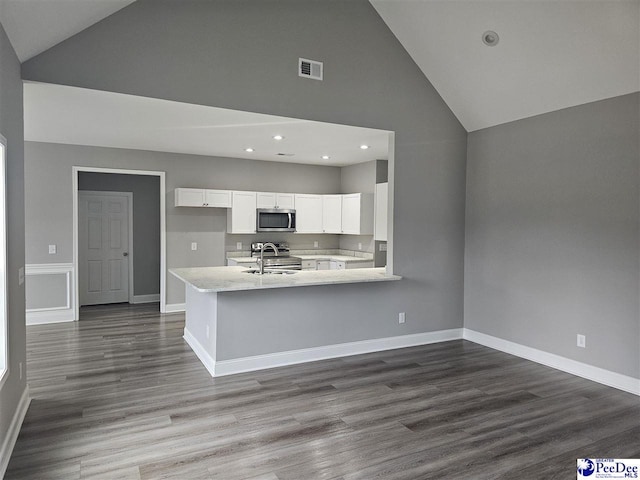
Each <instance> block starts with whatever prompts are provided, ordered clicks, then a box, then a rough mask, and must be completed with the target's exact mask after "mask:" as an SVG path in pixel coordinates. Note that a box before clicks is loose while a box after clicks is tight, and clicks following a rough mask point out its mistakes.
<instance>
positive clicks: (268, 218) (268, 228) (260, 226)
mask: <svg viewBox="0 0 640 480" xmlns="http://www.w3.org/2000/svg"><path fill="white" fill-rule="evenodd" d="M295 231H296V211H295V210H293V209H284V208H258V210H257V213H256V232H295Z"/></svg>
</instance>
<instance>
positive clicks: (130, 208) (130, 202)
mask: <svg viewBox="0 0 640 480" xmlns="http://www.w3.org/2000/svg"><path fill="white" fill-rule="evenodd" d="M82 193H86V194H89V195H105V196H114V197H115V196H118V197H127V209H128V212H127V216H128V217H129V218H128V221H127V223H128V225H127V228H128V229H129V232H128V235H127V237H128V238H127V242H128V243H129V248H128V249H127V250H128V254H129V255H128V256H127V262H128V263H129V273H128V277H129V278H128V279H127V282H128V297H129V303H133V254H134V252H133V192H111V191H101V190H78V198H79V197H80V194H82ZM79 248H80V247H79V246H78V249H79ZM78 255H80V251H78ZM79 267H80V264H78V268H79ZM76 271H77V272H78V274H77V275H76V277H77V279H78V295H77V298H78V305H79V304H80V270H76Z"/></svg>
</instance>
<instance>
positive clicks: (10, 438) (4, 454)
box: [0, 385, 31, 478]
mask: <svg viewBox="0 0 640 480" xmlns="http://www.w3.org/2000/svg"><path fill="white" fill-rule="evenodd" d="M29 403H31V399H30V398H29V386H28V385H27V386H25V387H24V391H23V392H22V397H20V401H19V402H18V407H17V408H16V411H15V413H14V414H13V418H12V419H11V424H10V425H9V430H8V431H7V436H6V437H5V439H4V442H3V443H2V449H0V478H4V474H5V472H6V471H7V467H8V466H9V459H10V458H11V453H12V452H13V448H14V447H15V446H16V441H17V440H18V434H19V433H20V427H22V422H23V421H24V417H25V415H26V414H27V410H28V409H29Z"/></svg>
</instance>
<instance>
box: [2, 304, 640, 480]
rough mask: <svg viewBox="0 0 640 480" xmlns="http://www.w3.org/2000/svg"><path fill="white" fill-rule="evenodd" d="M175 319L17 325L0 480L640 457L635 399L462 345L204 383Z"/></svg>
mask: <svg viewBox="0 0 640 480" xmlns="http://www.w3.org/2000/svg"><path fill="white" fill-rule="evenodd" d="M183 327H184V317H183V315H182V314H174V315H160V314H159V313H157V305H152V306H147V305H145V306H128V305H127V306H117V307H111V308H103V307H91V308H85V309H83V312H82V320H81V321H80V322H77V323H66V324H56V325H43V326H33V327H28V378H29V385H30V388H31V396H32V398H33V400H32V402H31V406H30V407H29V411H28V413H27V416H26V419H25V422H24V425H23V427H22V431H21V433H20V437H19V439H18V442H17V445H16V447H15V450H14V453H13V456H12V457H11V461H10V464H9V468H8V471H7V473H6V479H38V480H42V479H49V478H51V479H53V478H56V479H64V480H71V479H79V478H82V479H85V478H100V479H112V478H124V479H138V478H140V479H161V478H171V479H181V480H182V479H185V480H189V479H194V480H195V479H223V480H236V479H244V480H247V479H252V480H257V479H260V480H285V479H295V480H311V479H342V480H353V479H363V480H364V479H366V480H372V479H385V480H393V479H407V480H409V479H411V480H413V479H456V480H457V479H474V480H479V479H498V478H505V479H545V478H558V479H571V478H576V459H577V458H583V457H611V458H640V424H639V423H640V401H639V399H638V397H636V396H633V395H631V394H626V393H623V392H620V391H617V390H614V389H611V388H607V387H604V386H602V385H598V384H596V383H592V382H590V381H587V380H584V379H581V378H577V377H574V376H571V375H568V374H565V373H562V372H559V371H556V370H552V369H550V368H546V367H543V366H540V365H537V364H534V363H531V362H528V361H526V360H522V359H519V358H516V357H512V356H509V355H506V354H503V353H500V352H496V351H493V350H491V349H488V348H485V347H482V346H478V345H475V344H473V343H469V342H466V341H453V342H446V343H441V344H436V345H427V346H422V347H415V348H406V349H402V350H395V351H389V352H381V353H375V354H369V355H360V356H355V357H348V358H342V359H335V360H327V361H321V362H315V363H308V364H304V365H299V366H292V367H284V368H278V369H273V370H266V371H261V372H254V373H246V374H240V375H234V376H229V377H222V378H218V379H215V380H214V379H212V378H211V377H210V376H209V374H208V373H207V371H206V370H205V369H204V367H203V366H202V365H201V364H200V362H199V361H198V359H197V358H196V357H195V355H194V354H193V353H192V352H191V350H190V349H189V347H188V346H187V345H186V344H185V342H184V341H183V340H182V330H183Z"/></svg>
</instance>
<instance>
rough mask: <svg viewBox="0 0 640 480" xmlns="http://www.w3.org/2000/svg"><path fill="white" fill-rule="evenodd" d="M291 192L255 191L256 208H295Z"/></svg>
mask: <svg viewBox="0 0 640 480" xmlns="http://www.w3.org/2000/svg"><path fill="white" fill-rule="evenodd" d="M294 197H295V195H294V194H293V193H275V192H257V194H256V202H257V207H256V208H286V209H290V208H295V199H294Z"/></svg>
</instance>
